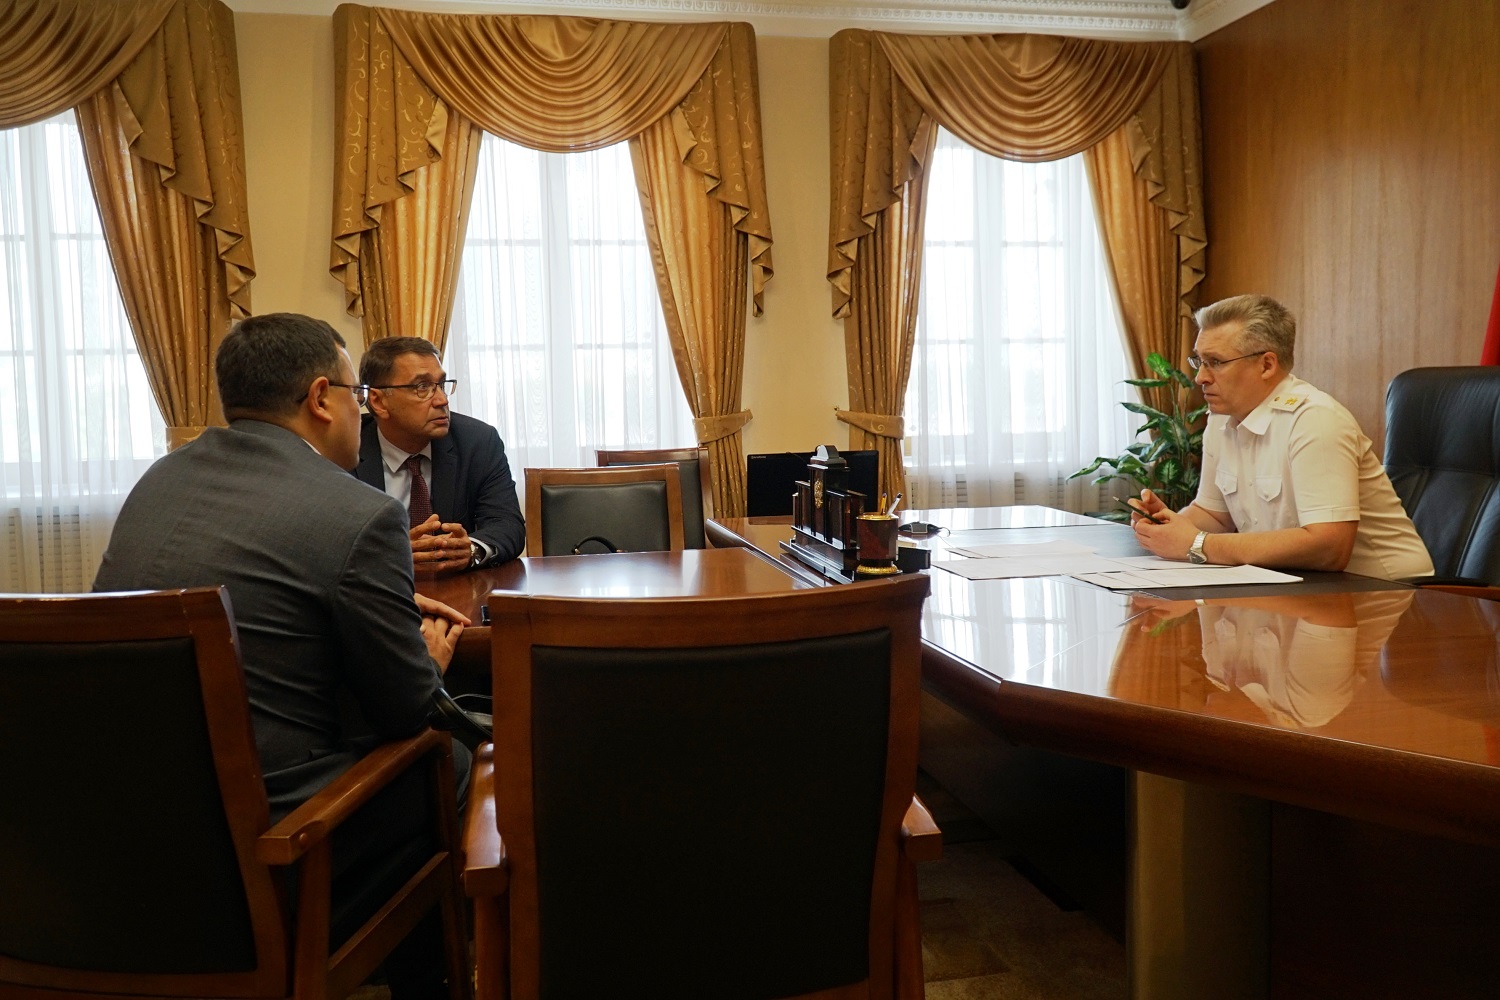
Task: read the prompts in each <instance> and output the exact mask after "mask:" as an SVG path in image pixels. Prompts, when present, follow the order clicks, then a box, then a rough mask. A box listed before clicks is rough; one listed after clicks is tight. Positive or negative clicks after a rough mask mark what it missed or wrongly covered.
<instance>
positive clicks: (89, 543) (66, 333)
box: [0, 111, 166, 591]
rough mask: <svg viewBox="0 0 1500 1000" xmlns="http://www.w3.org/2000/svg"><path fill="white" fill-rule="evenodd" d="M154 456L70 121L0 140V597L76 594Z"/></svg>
mask: <svg viewBox="0 0 1500 1000" xmlns="http://www.w3.org/2000/svg"><path fill="white" fill-rule="evenodd" d="M165 451H166V430H165V427H164V426H163V423H162V419H161V415H160V413H159V412H158V411H157V408H156V403H155V401H154V400H153V399H152V397H151V391H150V387H149V386H148V384H147V382H146V372H145V368H144V367H143V366H142V364H141V359H140V356H139V354H138V353H137V350H136V345H135V338H134V336H133V335H132V334H131V332H130V325H129V323H128V321H127V320H126V318H125V311H124V308H123V306H122V304H121V300H120V291H119V288H118V286H117V285H116V284H115V275H114V270H113V269H112V268H111V266H110V262H109V254H108V252H107V251H106V249H105V245H104V233H103V229H102V227H101V225H100V222H99V212H98V209H97V207H96V205H95V202H94V196H93V193H92V191H91V190H90V188H89V180H88V173H87V171H86V169H85V167H84V156H83V144H82V142H81V141H80V139H79V136H78V127H77V125H76V124H75V122H74V118H73V113H72V112H71V111H69V112H65V113H64V114H62V115H58V116H57V117H55V118H51V119H49V120H47V121H45V122H41V123H38V124H35V125H30V126H27V127H25V128H14V129H7V130H4V131H0V556H3V559H0V587H4V588H6V589H10V590H16V591H76V590H85V589H87V588H88V586H89V584H90V583H92V581H93V576H94V571H95V569H96V568H97V566H98V563H99V558H100V557H101V556H102V555H103V552H104V547H105V546H106V545H107V544H108V541H109V533H110V529H111V528H112V527H113V525H114V518H115V515H116V513H117V512H118V511H119V507H120V504H121V503H122V502H123V501H124V499H125V496H126V494H128V493H129V491H130V488H131V486H133V485H134V484H135V481H136V479H137V478H139V476H140V475H141V473H142V472H144V471H145V470H146V468H147V467H148V466H150V464H151V463H152V462H153V461H154V460H155V459H156V458H158V457H159V456H161V455H162V454H164V453H165Z"/></svg>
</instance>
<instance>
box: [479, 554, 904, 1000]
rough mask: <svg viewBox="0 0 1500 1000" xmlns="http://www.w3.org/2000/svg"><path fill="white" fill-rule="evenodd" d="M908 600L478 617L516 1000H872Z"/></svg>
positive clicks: (529, 603)
mask: <svg viewBox="0 0 1500 1000" xmlns="http://www.w3.org/2000/svg"><path fill="white" fill-rule="evenodd" d="M928 583H929V581H928V580H927V578H926V577H925V576H922V575H920V574H913V575H910V576H903V577H900V578H896V579H892V580H889V581H881V582H880V583H878V584H869V583H856V584H849V585H847V586H843V587H825V588H813V589H808V590H796V591H788V592H785V593H779V594H756V595H742V596H727V595H705V596H702V597H696V598H682V597H671V598H660V599H649V598H642V599H630V598H619V599H616V598H610V599H588V598H548V597H536V596H530V595H524V594H517V593H500V592H497V593H495V594H492V595H491V596H490V601H489V607H490V612H491V621H492V623H493V625H492V628H493V633H492V634H494V635H495V636H496V642H495V644H494V645H493V646H492V648H491V655H492V669H493V672H494V689H495V692H496V697H495V711H496V715H495V731H496V733H497V734H498V733H502V732H503V733H506V734H507V736H506V738H505V739H503V740H499V741H497V742H496V744H495V758H494V759H495V771H494V783H495V785H494V787H495V813H494V815H495V823H496V826H497V828H498V831H499V833H500V835H501V837H502V838H503V839H504V841H505V845H506V856H507V858H508V860H509V875H508V887H509V888H508V891H509V893H510V919H511V927H512V930H513V934H512V938H511V949H510V957H511V965H510V969H511V973H512V988H513V989H514V990H515V994H516V995H520V996H541V997H558V998H561V997H592V996H627V995H628V996H636V995H642V996H645V995H649V996H653V997H663V998H681V1000H689V998H691V1000H697V998H699V997H745V998H751V997H803V996H807V997H812V996H818V997H824V996H834V995H837V996H841V997H842V996H849V997H853V996H889V995H890V993H889V987H890V984H891V983H892V982H893V981H894V980H893V968H894V966H893V964H892V957H893V954H894V947H893V945H894V943H895V939H896V938H895V924H894V922H893V917H894V903H895V899H896V883H897V881H898V874H897V862H898V852H899V850H900V847H899V843H900V830H901V824H902V818H903V816H904V814H905V813H906V811H907V809H908V807H909V806H910V805H911V802H912V796H913V791H914V785H915V778H916V768H917V733H918V726H919V718H918V716H919V696H920V684H921V634H920V629H921V607H922V600H923V598H924V597H925V595H926V593H927V589H928ZM871 983H880V984H883V985H882V986H880V987H879V988H874V989H872V988H871V987H870V984H871ZM861 984H863V985H861ZM866 991H867V992H866Z"/></svg>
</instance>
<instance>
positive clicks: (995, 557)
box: [932, 542, 1302, 590]
mask: <svg viewBox="0 0 1500 1000" xmlns="http://www.w3.org/2000/svg"><path fill="white" fill-rule="evenodd" d="M940 551H941V550H934V551H933V556H934V561H933V564H932V565H933V566H934V567H936V568H938V569H944V570H947V571H948V572H949V573H956V574H958V575H959V576H962V577H965V578H966V579H969V580H1005V579H1012V578H1015V577H1023V576H1071V577H1074V578H1075V579H1078V580H1082V581H1083V582H1085V583H1092V584H1094V585H1096V586H1100V587H1107V588H1108V589H1110V590H1156V589H1161V588H1164V587H1214V586H1221V585H1222V586H1228V585H1232V584H1244V583H1296V582H1297V581H1299V580H1301V579H1302V578H1301V577H1300V576H1293V575H1291V574H1290V573H1281V572H1278V571H1276V570H1273V569H1261V568H1260V567H1258V566H1194V565H1192V564H1190V563H1183V562H1178V561H1176V560H1172V559H1162V558H1160V557H1158V556H1122V557H1118V558H1111V557H1108V556H1101V555H1098V554H1097V553H1096V552H1095V550H1094V549H1091V548H1089V547H1088V546H1086V545H1079V544H1077V543H1076V542H1035V543H1029V544H1027V543H1017V544H997V545H969V546H950V547H949V548H948V549H947V550H946V551H947V553H948V554H949V555H953V556H958V557H959V558H956V559H952V558H949V559H943V558H939V555H940Z"/></svg>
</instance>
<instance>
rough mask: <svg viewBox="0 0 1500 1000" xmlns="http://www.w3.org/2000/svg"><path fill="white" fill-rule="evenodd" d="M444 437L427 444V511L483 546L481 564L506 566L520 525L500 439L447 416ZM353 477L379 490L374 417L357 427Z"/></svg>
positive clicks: (522, 541) (468, 420) (522, 536)
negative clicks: (356, 460)
mask: <svg viewBox="0 0 1500 1000" xmlns="http://www.w3.org/2000/svg"><path fill="white" fill-rule="evenodd" d="M449 418H450V419H449V424H448V433H447V434H445V435H444V436H442V437H440V438H438V439H437V440H436V441H434V442H432V482H430V483H428V484H427V485H428V488H429V489H430V490H431V491H432V510H433V513H435V514H437V516H438V517H440V518H442V519H443V520H444V521H448V522H453V523H457V524H462V525H463V526H464V530H465V531H467V532H468V533H469V534H470V535H472V536H473V537H475V538H477V539H479V540H480V541H482V542H484V543H485V544H487V545H488V546H489V547H490V548H491V549H492V550H493V554H492V555H491V557H490V559H489V560H488V561H487V562H485V563H484V564H483V565H487V566H488V565H494V564H496V563H502V562H508V561H509V560H511V559H514V558H515V557H516V556H518V555H520V554H521V550H522V549H524V548H525V547H526V521H525V519H524V518H523V517H522V516H521V504H520V502H519V501H518V500H517V499H516V481H515V479H514V478H512V477H511V474H510V462H508V461H507V460H506V458H505V444H504V443H503V442H502V441H501V440H500V434H499V432H497V431H496V430H495V428H493V427H491V426H490V425H489V424H487V423H485V422H484V421H483V420H477V419H475V418H474V417H468V416H465V415H464V414H462V413H453V412H452V411H449ZM354 475H355V476H356V478H358V479H359V481H360V482H362V483H368V484H370V485H371V486H373V487H375V488H376V489H377V490H384V489H385V463H384V462H383V461H382V460H381V455H380V439H379V438H378V437H377V436H376V430H375V418H374V417H372V416H370V415H369V414H368V413H367V414H365V416H364V423H363V425H362V426H361V427H360V438H359V465H358V466H356V467H355V469H354Z"/></svg>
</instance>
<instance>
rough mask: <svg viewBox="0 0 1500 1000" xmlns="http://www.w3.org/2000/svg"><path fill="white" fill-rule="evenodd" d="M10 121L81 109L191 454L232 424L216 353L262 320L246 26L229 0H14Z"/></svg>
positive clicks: (140, 318) (148, 336)
mask: <svg viewBox="0 0 1500 1000" xmlns="http://www.w3.org/2000/svg"><path fill="white" fill-rule="evenodd" d="M0 67H4V68H3V69H0V126H15V125H20V124H25V123H27V122H32V121H39V120H41V119H44V118H46V117H48V116H49V115H52V114H55V113H57V112H58V111H60V110H63V109H64V108H67V107H70V106H71V107H74V108H75V111H76V113H77V116H78V125H79V130H80V132H81V134H82V137H83V143H84V150H85V155H86V158H87V163H88V169H89V177H90V182H91V184H92V186H93V189H94V197H95V199H96V200H97V202H98V204H99V214H100V217H101V219H102V220H103V224H104V232H105V242H106V244H107V245H108V247H109V253H110V260H111V262H112V264H113V265H114V270H115V275H116V278H117V279H118V281H119V285H120V291H121V294H122V296H123V298H124V300H125V311H126V315H127V316H128V317H129V319H130V325H131V329H132V331H133V333H134V335H135V339H136V344H137V345H138V346H139V348H140V352H141V357H142V360H143V362H144V363H145V367H146V372H147V376H148V378H149V380H150V383H151V390H152V393H153V395H154V396H155V398H156V403H157V406H158V407H159V408H160V409H161V412H162V415H163V417H164V418H165V420H166V422H167V425H168V428H167V433H168V441H169V444H170V445H171V446H172V447H176V446H177V445H180V444H182V443H184V442H186V441H189V440H191V439H192V438H194V437H196V436H197V435H198V434H199V433H200V432H201V431H202V430H203V427H204V426H205V425H207V424H209V423H219V422H222V416H221V415H220V413H219V405H218V393H217V387H216V386H215V384H214V380H213V373H212V364H213V354H214V351H215V350H216V349H217V347H218V343H219V341H220V340H221V339H222V338H223V336H224V334H225V333H226V332H227V330H228V326H229V323H230V322H231V318H236V317H242V316H248V315H249V314H250V289H249V284H250V280H251V279H252V278H253V277H254V275H255V265H254V259H253V255H252V252H251V247H250V235H249V234H250V230H249V219H248V213H247V211H246V207H245V203H246V198H245V156H244V140H243V134H242V125H241V114H240V98H239V65H238V60H237V57H236V52H235V42H234V17H233V14H232V13H231V12H230V11H229V8H227V7H225V6H224V5H223V4H222V3H219V2H218V0H137V2H134V3H111V4H100V3H88V2H76V0H14V2H12V3H9V4H8V5H7V6H6V7H5V8H4V9H3V10H0Z"/></svg>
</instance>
